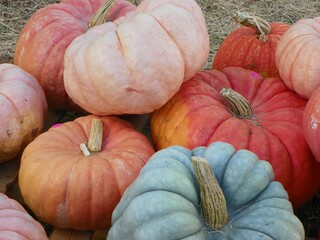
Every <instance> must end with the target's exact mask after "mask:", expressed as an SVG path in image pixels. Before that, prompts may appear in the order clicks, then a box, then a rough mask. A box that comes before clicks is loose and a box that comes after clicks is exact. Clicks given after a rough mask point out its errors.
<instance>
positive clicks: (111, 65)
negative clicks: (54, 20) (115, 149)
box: [64, 0, 209, 115]
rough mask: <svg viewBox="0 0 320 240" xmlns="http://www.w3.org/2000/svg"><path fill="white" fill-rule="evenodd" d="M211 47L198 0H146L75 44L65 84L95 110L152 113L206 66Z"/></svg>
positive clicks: (68, 56)
mask: <svg viewBox="0 0 320 240" xmlns="http://www.w3.org/2000/svg"><path fill="white" fill-rule="evenodd" d="M208 53H209V37H208V31H207V29H206V24H205V20H204V16H203V13H202V11H201V9H200V7H199V6H198V4H197V3H196V2H195V1H194V0H160V1H159V0H144V1H142V2H141V3H140V5H139V6H137V8H136V10H135V11H133V12H130V13H129V14H127V15H125V16H123V17H121V18H118V19H116V20H115V21H114V22H108V23H105V24H101V25H99V26H96V27H93V28H91V29H90V30H89V31H88V32H87V33H86V34H84V35H82V36H80V37H78V38H77V39H75V40H74V41H73V42H72V44H70V46H69V47H68V49H67V51H66V55H65V65H64V84H65V88H66V91H67V93H68V94H69V96H70V98H71V99H72V100H73V101H74V102H75V103H76V104H78V105H79V106H80V107H82V108H83V109H85V110H86V111H88V112H90V113H93V114H98V115H113V114H144V113H150V112H152V111H154V110H155V109H158V108H160V107H161V106H162V105H164V104H165V103H166V102H167V101H168V100H169V99H170V98H171V97H172V96H173V95H174V94H175V93H176V92H177V91H178V89H179V87H180V86H181V84H182V82H183V81H187V80H189V79H190V78H191V77H192V76H193V75H194V74H195V73H196V72H197V71H198V70H200V69H201V68H202V67H203V66H204V64H205V62H206V60H207V57H208ZM88 63H90V64H88Z"/></svg>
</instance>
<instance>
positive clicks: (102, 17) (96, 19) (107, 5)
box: [88, 0, 116, 28]
mask: <svg viewBox="0 0 320 240" xmlns="http://www.w3.org/2000/svg"><path fill="white" fill-rule="evenodd" d="M115 2H116V0H106V1H105V2H104V3H103V4H102V6H101V7H100V8H99V9H98V10H97V11H96V12H95V14H94V15H93V16H92V17H91V18H90V20H89V23H88V27H89V28H91V27H94V26H97V25H100V24H102V23H105V22H108V21H109V20H108V13H109V11H110V9H111V8H112V6H113V4H114V3H115Z"/></svg>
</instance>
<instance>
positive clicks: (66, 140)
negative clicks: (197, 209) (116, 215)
mask: <svg viewBox="0 0 320 240" xmlns="http://www.w3.org/2000/svg"><path fill="white" fill-rule="evenodd" d="M92 118H96V117H95V116H92V115H89V116H85V117H81V118H78V119H76V120H74V121H71V122H67V123H65V124H63V125H62V126H58V127H54V128H50V129H49V130H48V131H47V132H45V133H43V134H41V135H40V136H38V137H37V138H36V139H35V140H34V141H33V142H32V143H31V144H29V145H28V146H27V148H26V149H25V150H24V152H23V154H22V158H21V167H20V170H19V187H20V190H21V194H22V196H23V199H24V201H25V202H26V204H27V205H28V207H29V208H30V209H31V210H32V211H33V212H34V213H35V214H36V216H37V217H38V218H40V219H42V220H43V221H44V222H46V223H49V224H52V225H53V226H56V227H60V228H72V229H78V230H88V229H106V228H108V227H110V222H111V214H112V211H113V209H114V208H115V206H116V204H117V203H118V201H119V200H120V197H121V196H122V194H123V192H124V190H125V189H126V188H127V186H128V185H129V184H130V183H131V182H132V181H133V180H134V179H135V178H136V176H137V175H138V173H139V171H140V169H141V168H142V166H143V165H144V164H145V162H146V161H147V160H148V159H149V158H150V156H151V155H152V154H153V153H154V150H153V148H152V146H151V145H150V143H149V141H148V139H147V138H146V137H145V136H144V135H143V134H142V133H140V132H137V131H136V130H134V129H133V128H132V126H131V124H129V123H128V122H126V121H124V120H120V119H117V118H112V117H104V118H101V120H102V121H103V123H104V134H103V143H102V150H101V152H97V153H92V154H91V155H90V156H89V157H85V156H84V154H83V153H82V152H81V151H80V147H79V146H80V144H81V143H86V142H87V141H88V136H89V131H90V127H91V122H92Z"/></svg>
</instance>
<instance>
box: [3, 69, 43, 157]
mask: <svg viewBox="0 0 320 240" xmlns="http://www.w3.org/2000/svg"><path fill="white" fill-rule="evenodd" d="M0 109H1V116H0V126H1V127H0V163H1V162H4V161H7V160H11V159H13V158H14V157H16V156H17V155H18V154H20V153H21V152H22V150H23V148H24V147H25V146H26V145H27V144H28V143H29V142H31V141H32V140H33V139H34V138H35V137H36V136H38V135H39V134H40V133H41V132H42V130H43V124H44V121H45V117H46V114H47V102H46V98H45V95H44V92H43V90H42V88H41V87H40V85H39V83H38V81H37V80H36V79H35V78H34V77H33V76H31V75H30V74H29V73H27V72H25V71H24V70H23V69H21V68H19V67H18V66H16V65H14V64H0Z"/></svg>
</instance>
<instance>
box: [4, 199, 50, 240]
mask: <svg viewBox="0 0 320 240" xmlns="http://www.w3.org/2000/svg"><path fill="white" fill-rule="evenodd" d="M0 239H3V240H6V239H16V240H40V239H41V240H46V239H48V237H47V235H46V232H45V231H44V228H43V227H42V225H41V224H40V223H39V222H37V221H36V220H35V219H33V218H32V217H31V216H30V215H29V214H28V213H27V211H26V210H25V209H24V208H23V207H22V206H21V204H20V203H18V202H17V201H16V200H14V199H11V198H9V197H8V196H6V195H5V194H3V193H0Z"/></svg>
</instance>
